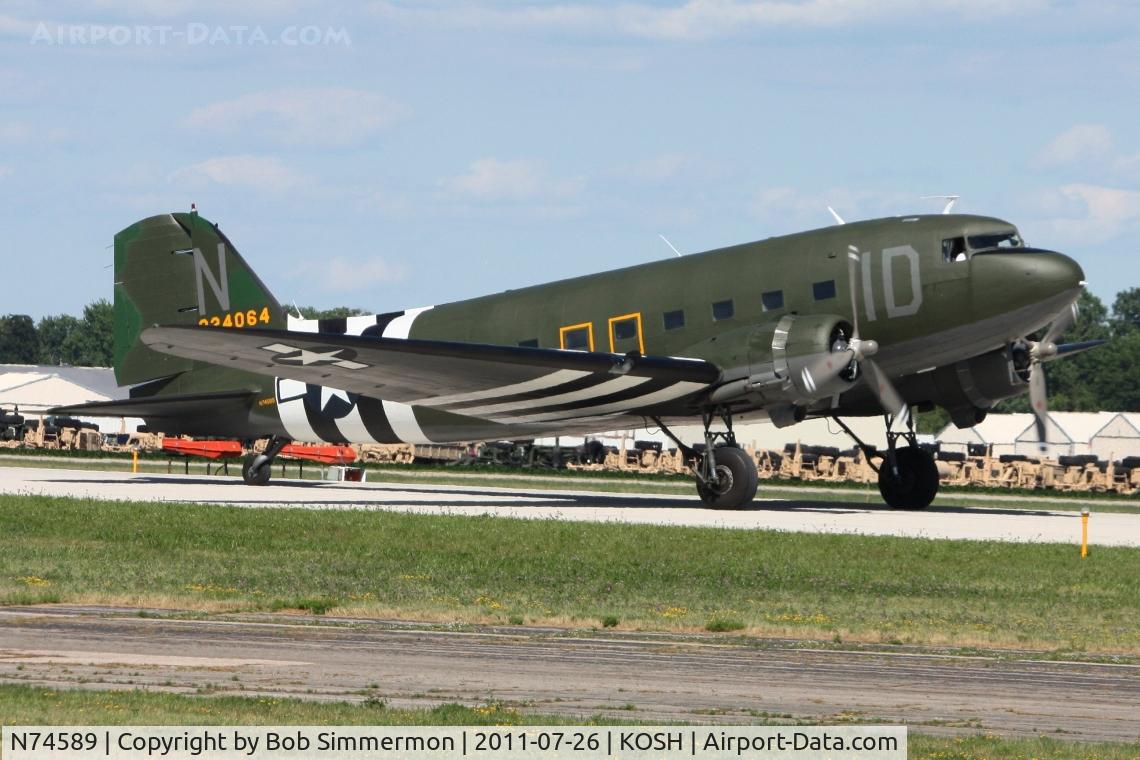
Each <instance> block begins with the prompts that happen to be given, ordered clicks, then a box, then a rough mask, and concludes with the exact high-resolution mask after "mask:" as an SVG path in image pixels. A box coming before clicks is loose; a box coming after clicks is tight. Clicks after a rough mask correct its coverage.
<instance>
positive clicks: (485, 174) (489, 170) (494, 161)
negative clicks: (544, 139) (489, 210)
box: [439, 158, 585, 202]
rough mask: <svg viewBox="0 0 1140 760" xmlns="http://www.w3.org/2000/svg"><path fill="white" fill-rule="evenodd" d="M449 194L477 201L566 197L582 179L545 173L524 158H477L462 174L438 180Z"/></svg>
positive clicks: (573, 193)
mask: <svg viewBox="0 0 1140 760" xmlns="http://www.w3.org/2000/svg"><path fill="white" fill-rule="evenodd" d="M439 184H440V186H441V187H442V188H443V189H444V190H445V191H446V192H447V193H449V194H450V195H453V196H456V197H459V198H466V199H468V200H473V201H480V202H494V201H516V202H518V201H532V200H542V199H546V200H566V199H569V198H573V197H574V196H576V195H578V194H579V193H580V192H581V190H582V188H583V186H584V185H585V180H583V179H582V178H571V179H558V178H554V177H551V176H549V174H548V173H547V172H546V170H545V168H544V167H543V166H542V164H540V163H538V162H536V161H528V160H525V159H513V160H502V159H498V158H481V159H479V160H477V161H473V162H472V163H471V165H470V166H469V167H468V169H467V171H466V172H465V173H464V174H460V175H458V176H455V177H448V178H446V179H443V180H440V183H439Z"/></svg>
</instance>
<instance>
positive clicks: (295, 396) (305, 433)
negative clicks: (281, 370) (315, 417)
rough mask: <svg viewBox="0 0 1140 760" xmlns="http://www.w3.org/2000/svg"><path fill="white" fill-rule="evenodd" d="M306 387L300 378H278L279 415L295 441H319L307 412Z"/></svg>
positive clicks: (282, 423) (286, 430)
mask: <svg viewBox="0 0 1140 760" xmlns="http://www.w3.org/2000/svg"><path fill="white" fill-rule="evenodd" d="M305 387H306V386H305V384H304V383H302V382H301V381H299V380H290V379H288V378H284V377H279V378H277V417H278V419H280V420H281V425H282V426H283V427H284V428H285V432H287V433H288V434H289V437H290V438H292V439H293V440H294V441H318V440H320V439H319V438H318V437H317V433H316V431H314V430H313V428H312V426H311V425H309V417H308V414H306V412H305Z"/></svg>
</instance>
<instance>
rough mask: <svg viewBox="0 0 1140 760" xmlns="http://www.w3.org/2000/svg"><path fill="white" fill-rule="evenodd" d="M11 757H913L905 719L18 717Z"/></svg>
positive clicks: (7, 740) (9, 732)
mask: <svg viewBox="0 0 1140 760" xmlns="http://www.w3.org/2000/svg"><path fill="white" fill-rule="evenodd" d="M3 748H4V759H5V760H63V759H64V758H67V759H68V760H71V759H74V760H95V758H104V759H106V758H110V759H112V760H144V759H145V760H152V759H153V758H163V759H164V760H183V759H184V758H185V759H193V760H201V759H203V758H207V759H211V760H214V759H216V760H239V758H244V759H245V760H251V759H252V760H285V759H286V758H324V759H326V760H350V759H356V758H393V759H394V758H426V759H427V760H437V759H439V760H442V758H455V757H470V758H486V759H487V760H490V758H496V759H498V758H504V759H507V758H540V759H541V760H555V759H556V758H578V759H579V760H609V759H610V758H618V757H620V758H622V760H639V759H641V760H649V758H654V759H655V760H681V759H682V758H694V757H697V758H713V759H715V758H766V759H767V758H772V759H777V758H780V759H783V758H787V759H788V760H813V759H814V758H829V759H830V760H846V759H848V758H850V760H905V758H906V748H907V730H906V727H905V726H699V727H698V726H639V727H608V726H436V727H419V726H408V727H404V726H66V727H63V726H10V727H5V728H4V729H3Z"/></svg>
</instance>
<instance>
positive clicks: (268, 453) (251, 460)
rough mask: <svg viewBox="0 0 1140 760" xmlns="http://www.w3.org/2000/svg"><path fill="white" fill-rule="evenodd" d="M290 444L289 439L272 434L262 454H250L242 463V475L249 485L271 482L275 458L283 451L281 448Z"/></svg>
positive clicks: (261, 484)
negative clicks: (270, 477)
mask: <svg viewBox="0 0 1140 760" xmlns="http://www.w3.org/2000/svg"><path fill="white" fill-rule="evenodd" d="M288 445H289V439H288V438H283V437H281V436H277V435H275V436H272V437H270V439H269V443H267V444H265V451H263V452H261V453H260V454H250V455H248V456H247V457H246V458H245V459H244V460H243V461H242V463H241V477H242V480H244V481H245V484H246V485H247V486H263V485H265V484H266V483H268V482H269V476H270V474H271V471H272V469H273V460H274V459H275V458H276V457H277V455H278V454H280V453H281V449H283V448H285V447H286V446H288Z"/></svg>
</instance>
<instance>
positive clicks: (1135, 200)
mask: <svg viewBox="0 0 1140 760" xmlns="http://www.w3.org/2000/svg"><path fill="white" fill-rule="evenodd" d="M1041 206H1042V210H1043V211H1046V212H1047V213H1053V214H1055V213H1061V214H1066V215H1065V216H1061V217H1060V218H1055V219H1053V220H1052V221H1051V222H1050V226H1051V227H1052V228H1053V230H1054V231H1055V232H1056V233H1058V234H1059V235H1062V236H1064V237H1065V238H1066V241H1073V242H1080V243H1095V242H1104V241H1106V240H1111V239H1112V238H1115V237H1117V236H1118V235H1120V234H1121V233H1123V232H1125V231H1126V230H1130V229H1133V228H1134V227H1137V226H1140V192H1137V191H1135V190H1124V189H1121V188H1115V187H1103V186H1100V185H1087V184H1071V185H1065V186H1063V187H1061V188H1059V189H1058V191H1057V193H1056V194H1055V195H1053V197H1052V198H1049V197H1046V198H1045V199H1043V202H1042V203H1041Z"/></svg>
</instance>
